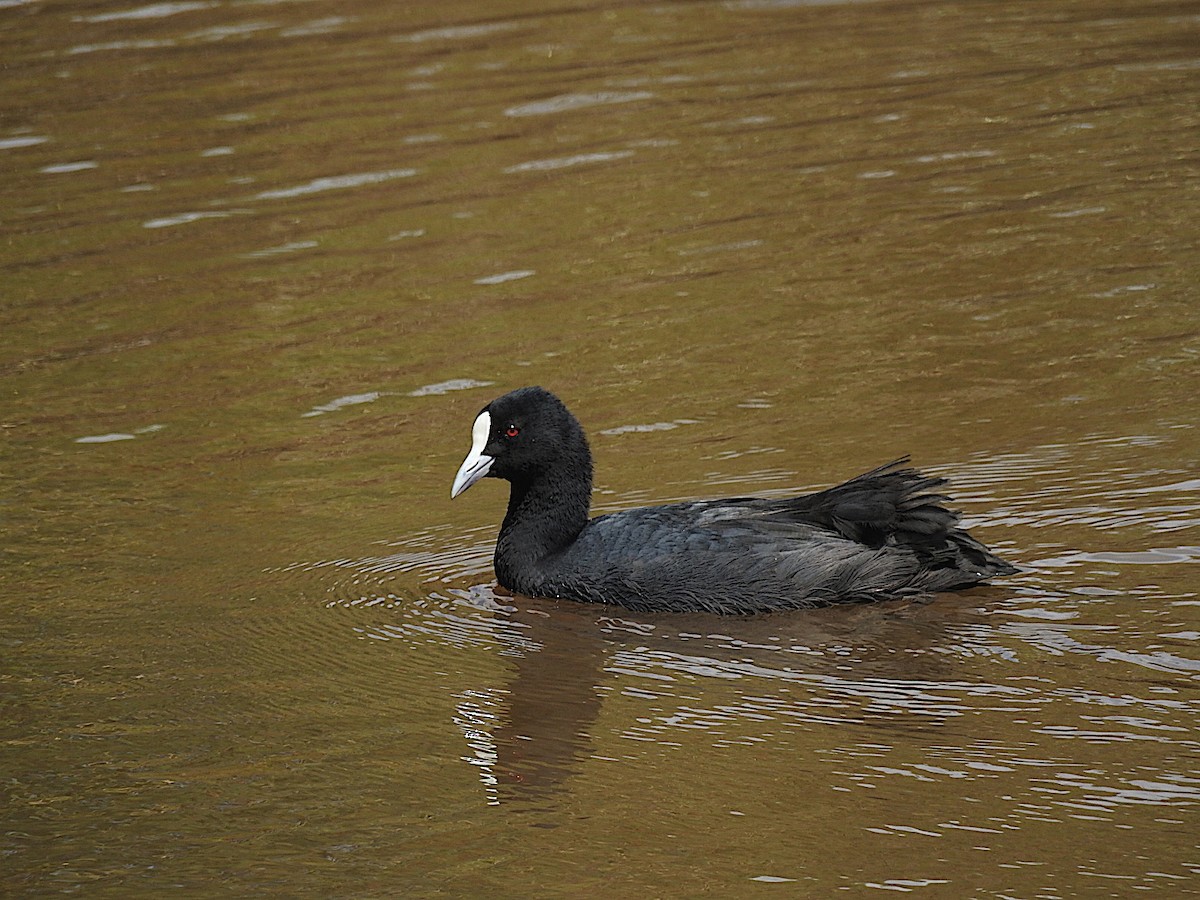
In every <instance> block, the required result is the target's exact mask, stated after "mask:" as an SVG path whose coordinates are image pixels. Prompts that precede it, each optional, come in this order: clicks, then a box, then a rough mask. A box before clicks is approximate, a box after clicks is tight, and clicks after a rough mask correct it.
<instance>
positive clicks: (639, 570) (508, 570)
mask: <svg viewBox="0 0 1200 900" xmlns="http://www.w3.org/2000/svg"><path fill="white" fill-rule="evenodd" d="M906 462H907V459H901V460H897V461H896V462H893V463H889V464H888V465H886V466H881V467H879V468H878V469H874V470H873V471H870V472H867V473H866V474H865V475H859V476H858V477H857V478H854V479H851V480H850V481H847V482H846V483H845V484H840V485H838V486H837V487H832V488H829V489H828V490H824V491H820V492H818V493H815V494H808V495H806V496H802V497H791V498H787V499H783V500H769V499H763V498H756V497H738V498H731V499H726V500H697V501H694V502H689V503H673V504H670V505H668V506H651V507H645V508H641V509H630V510H624V511H622V512H615V513H610V514H608V515H604V516H599V517H597V518H594V519H589V518H588V507H589V505H590V501H591V494H592V455H591V451H590V450H589V449H588V442H587V438H586V437H585V435H584V433H583V428H582V427H580V425H579V422H578V421H577V420H576V418H575V417H574V416H573V415H571V413H570V412H569V411H568V410H567V408H566V406H564V405H563V403H562V401H560V400H559V399H558V398H557V397H556V396H554V395H553V394H552V393H550V392H549V391H547V390H545V389H543V388H540V387H526V388H521V389H519V390H516V391H513V392H512V393H509V394H505V395H504V396H503V397H499V398H498V399H496V400H493V401H492V402H491V403H489V404H488V405H487V406H485V407H484V408H483V411H482V412H480V413H479V416H478V417H477V418H476V419H475V424H474V426H473V427H472V429H471V452H470V453H468V454H467V458H466V459H465V460H464V461H463V464H462V467H461V468H460V469H459V470H458V475H457V476H456V477H455V479H454V487H453V488H452V489H451V492H450V496H451V497H452V498H453V497H457V496H458V495H459V494H461V493H462V492H463V491H465V490H466V489H467V488H469V487H470V486H471V485H473V484H474V483H475V482H477V481H479V480H480V479H481V478H484V477H485V476H486V477H489V478H503V479H505V480H506V481H508V482H509V483H510V484H511V486H512V487H511V491H510V494H509V498H508V512H507V514H506V515H505V516H504V524H503V525H501V526H500V536H499V538H498V539H497V541H496V556H495V566H496V580H497V581H499V582H500V584H502V585H503V586H504V587H506V588H508V589H509V590H511V591H514V592H516V593H519V594H526V595H529V596H534V597H554V598H564V599H571V600H581V601H585V602H589V603H608V604H615V605H618V606H623V607H626V608H628V609H632V610H636V611H642V612H651V611H654V612H658V611H707V612H714V613H725V614H745V613H756V612H765V611H769V610H779V609H795V608H800V607H813V606H823V605H826V604H830V603H840V602H847V601H863V600H886V599H893V598H897V597H906V596H912V595H916V594H925V593H930V592H933V591H944V590H951V589H954V588H964V587H969V586H971V585H974V584H977V583H979V582H980V581H983V580H984V579H986V578H990V577H992V576H997V575H1008V574H1010V573H1012V572H1015V571H1017V570H1016V569H1015V568H1014V567H1013V566H1010V565H1009V564H1008V563H1006V562H1004V561H1003V560H1001V559H999V558H997V557H996V556H993V555H992V554H991V552H989V551H988V549H987V548H986V547H985V546H983V544H981V543H979V541H977V540H975V539H974V538H973V537H971V536H970V535H969V534H967V533H966V532H965V531H962V530H960V529H959V528H958V527H957V525H958V515H957V514H956V513H954V512H951V511H950V510H948V509H946V507H945V506H943V505H942V504H943V502H944V501H945V500H946V497H945V496H943V495H942V494H939V493H936V489H937V488H939V487H940V486H941V485H942V484H943V483H944V479H942V478H931V477H928V476H925V475H922V474H921V473H920V472H918V471H916V470H915V469H912V468H905V467H904V463H906Z"/></svg>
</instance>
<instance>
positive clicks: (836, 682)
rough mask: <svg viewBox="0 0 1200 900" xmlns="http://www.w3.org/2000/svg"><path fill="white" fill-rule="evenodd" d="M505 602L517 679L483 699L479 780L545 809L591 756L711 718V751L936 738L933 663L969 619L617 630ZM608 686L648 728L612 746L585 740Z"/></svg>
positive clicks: (879, 615) (597, 620) (858, 615)
mask: <svg viewBox="0 0 1200 900" xmlns="http://www.w3.org/2000/svg"><path fill="white" fill-rule="evenodd" d="M505 599H507V598H505ZM510 602H513V603H515V605H508V606H507V607H506V610H505V611H504V612H503V613H501V616H502V617H503V620H504V627H503V628H499V629H497V634H501V633H503V634H509V635H510V640H509V641H508V646H507V647H506V654H505V655H506V656H510V657H513V658H514V659H515V666H516V671H515V674H514V676H513V678H512V681H511V683H510V684H508V685H507V686H506V688H505V689H504V690H497V691H492V692H490V694H489V697H488V710H489V717H490V718H488V720H487V726H486V727H487V739H488V740H487V743H488V749H487V760H486V768H487V776H486V778H485V781H486V782H487V784H488V786H489V794H490V795H491V796H492V797H493V802H496V803H499V804H504V805H508V804H514V803H516V804H518V806H519V807H521V808H527V809H530V810H544V809H546V808H547V806H546V804H547V803H550V802H551V801H552V800H553V798H554V796H555V795H557V794H559V793H561V792H562V791H564V790H569V789H570V788H569V784H570V779H571V777H572V776H573V775H576V774H578V773H579V772H580V771H582V769H583V768H584V766H585V765H586V763H587V761H588V760H589V759H590V758H591V757H592V755H593V754H594V753H595V752H596V747H597V746H602V747H604V748H606V749H607V753H608V754H612V751H611V749H608V748H610V747H611V744H612V742H613V741H614V740H616V741H620V740H622V739H628V738H637V739H640V740H643V741H644V740H651V741H665V742H673V741H674V740H675V739H677V738H678V737H679V734H678V729H679V728H681V727H686V728H690V729H695V728H696V727H697V723H698V722H699V723H703V722H704V721H712V720H715V719H719V720H720V722H721V724H720V731H721V736H722V739H728V740H732V741H734V742H737V741H738V740H748V741H757V740H761V735H762V733H763V732H764V731H768V732H777V731H778V729H779V728H780V727H789V728H796V727H800V728H807V729H813V728H816V729H819V730H821V731H822V732H824V731H825V730H826V729H827V728H828V726H829V725H830V724H837V725H844V726H855V727H869V728H870V731H871V736H872V739H874V740H878V739H881V738H882V737H883V736H884V735H886V734H887V733H901V732H908V731H912V730H914V729H917V730H924V729H928V728H930V727H938V726H941V725H943V724H944V723H945V722H946V721H947V719H948V718H954V717H957V716H958V715H959V714H960V712H961V711H960V709H959V708H958V706H959V705H960V699H959V698H958V697H957V696H956V694H955V693H954V691H956V690H957V689H958V688H959V687H961V686H959V685H957V684H956V682H955V681H954V679H953V678H947V675H946V670H947V668H948V667H951V666H952V660H953V658H954V657H953V655H952V654H951V655H949V656H948V655H947V653H946V652H945V650H946V647H947V644H948V643H950V641H948V639H947V624H953V623H954V622H958V623H959V624H961V623H962V621H963V620H964V619H968V618H970V617H971V609H972V607H964V606H962V605H961V604H956V605H953V606H950V605H948V604H945V603H939V604H925V603H905V604H898V605H897V604H891V605H888V606H878V605H876V606H840V607H834V608H830V609H825V610H816V611H813V612H812V613H810V614H807V615H805V616H801V617H786V616H770V617H752V618H741V619H717V618H714V617H713V616H711V615H709V614H685V615H677V614H674V615H643V616H638V617H636V618H633V619H619V618H612V617H610V616H607V615H601V616H597V611H596V608H595V607H589V606H581V605H577V604H570V603H567V604H564V603H556V602H554V601H547V600H538V599H526V598H516V599H515V600H513V601H510ZM513 626H516V628H515V629H514V628H513ZM514 633H519V634H520V642H519V646H516V647H514V646H511V644H512V641H511V635H512V634H514ZM610 685H611V686H613V687H618V686H619V687H624V688H632V689H635V690H636V691H637V693H636V696H635V699H634V701H633V702H634V703H640V704H643V705H644V706H645V708H644V709H643V711H644V712H652V713H653V715H651V716H648V717H640V718H644V721H633V720H628V721H625V722H624V724H623V725H622V726H620V728H621V732H620V733H619V734H617V735H603V736H601V735H595V734H593V729H594V727H595V723H596V721H597V719H598V718H599V715H600V710H601V708H602V705H603V703H604V702H605V701H606V699H608V698H611V697H612V696H613V694H612V691H611V690H609V686H610ZM985 687H986V686H981V685H975V686H973V690H983V689H984V688H985ZM472 693H473V694H474V695H475V696H476V697H482V694H481V693H479V692H472ZM718 707H719V708H718ZM685 721H686V724H684V722H685ZM844 735H845V736H844V737H843V738H842V739H841V740H846V741H851V742H853V741H856V740H861V739H862V738H863V734H862V733H861V732H858V731H851V732H845V733H844ZM612 755H616V754H612Z"/></svg>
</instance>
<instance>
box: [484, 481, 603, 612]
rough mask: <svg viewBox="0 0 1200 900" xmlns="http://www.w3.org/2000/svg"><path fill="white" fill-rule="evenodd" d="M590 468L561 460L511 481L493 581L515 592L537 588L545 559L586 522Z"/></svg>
mask: <svg viewBox="0 0 1200 900" xmlns="http://www.w3.org/2000/svg"><path fill="white" fill-rule="evenodd" d="M591 498H592V472H591V464H590V461H588V462H587V463H586V464H584V465H582V466H580V465H575V466H571V465H570V464H568V463H565V462H564V463H563V464H562V465H560V466H559V468H558V470H552V471H548V472H542V473H539V475H538V476H537V477H535V478H532V479H530V480H528V481H513V483H512V489H511V491H510V493H509V495H508V512H507V513H506V514H505V516H504V524H503V525H501V526H500V536H499V538H498V539H497V540H496V558H495V564H496V580H497V581H499V582H500V584H502V585H504V587H506V588H508V589H509V590H512V591H517V592H518V593H523V594H530V593H535V592H536V591H537V588H538V585H539V584H540V582H541V580H542V579H543V577H544V564H545V563H546V561H547V560H548V559H549V558H550V557H552V556H553V555H555V554H556V553H559V552H561V551H562V550H564V549H566V548H567V547H568V546H570V545H571V543H573V542H574V540H575V538H576V537H578V536H579V532H581V531H582V530H583V527H584V526H585V525H586V524H587V522H588V509H589V507H590V505H591Z"/></svg>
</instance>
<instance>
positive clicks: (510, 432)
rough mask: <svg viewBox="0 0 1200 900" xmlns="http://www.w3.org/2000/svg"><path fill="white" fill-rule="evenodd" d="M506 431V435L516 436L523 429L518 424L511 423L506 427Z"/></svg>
mask: <svg viewBox="0 0 1200 900" xmlns="http://www.w3.org/2000/svg"><path fill="white" fill-rule="evenodd" d="M504 433H505V434H506V435H508V436H509V437H516V436H517V435H518V434H520V433H521V429H520V428H518V427H517V426H516V425H509V426H508V427H507V428H505V429H504Z"/></svg>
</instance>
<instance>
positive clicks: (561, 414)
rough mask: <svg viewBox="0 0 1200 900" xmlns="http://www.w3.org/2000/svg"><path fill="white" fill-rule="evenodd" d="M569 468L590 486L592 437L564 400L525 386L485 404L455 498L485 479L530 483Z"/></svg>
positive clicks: (474, 428)
mask: <svg viewBox="0 0 1200 900" xmlns="http://www.w3.org/2000/svg"><path fill="white" fill-rule="evenodd" d="M555 469H565V470H566V471H565V472H564V474H566V475H568V477H574V478H582V479H586V483H587V486H588V489H589V490H590V487H591V474H592V473H591V454H590V452H589V450H588V445H587V438H586V437H585V436H584V433H583V429H582V428H581V427H580V425H579V422H578V421H577V420H576V418H575V417H574V416H573V415H571V412H570V411H569V410H568V409H567V408H566V407H565V406H564V405H563V403H562V401H561V400H559V399H558V398H557V397H555V396H554V395H553V394H552V393H550V392H549V391H548V390H546V389H545V388H540V387H524V388H519V389H518V390H515V391H512V392H511V393H508V394H505V395H504V396H503V397H497V398H496V399H495V400H493V401H492V402H491V403H489V404H488V405H487V406H485V407H484V408H483V409H482V410H481V411H480V413H479V415H478V416H477V417H476V419H475V424H474V425H473V426H472V428H471V452H470V453H468V454H467V458H466V459H465V460H463V464H462V466H461V467H460V468H459V470H458V475H457V476H456V477H455V479H454V486H453V488H452V489H451V491H450V496H451V497H452V498H453V497H457V496H458V495H459V494H461V493H462V492H463V491H465V490H466V489H467V488H469V487H470V486H471V485H473V484H474V483H475V482H476V481H478V480H479V479H481V478H484V477H488V478H503V479H505V480H507V481H510V482H512V483H513V484H529V483H531V482H533V481H535V480H536V479H538V478H539V477H540V476H542V475H545V474H546V473H548V472H550V471H552V470H555Z"/></svg>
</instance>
